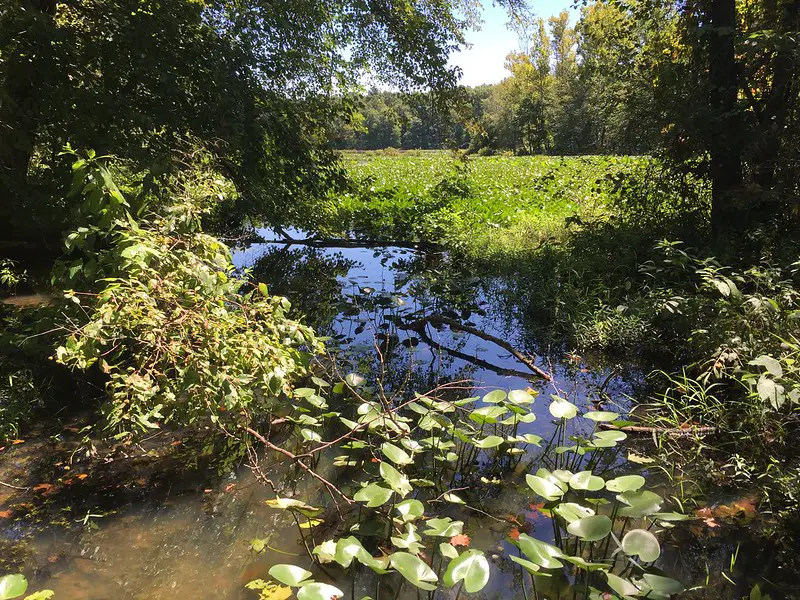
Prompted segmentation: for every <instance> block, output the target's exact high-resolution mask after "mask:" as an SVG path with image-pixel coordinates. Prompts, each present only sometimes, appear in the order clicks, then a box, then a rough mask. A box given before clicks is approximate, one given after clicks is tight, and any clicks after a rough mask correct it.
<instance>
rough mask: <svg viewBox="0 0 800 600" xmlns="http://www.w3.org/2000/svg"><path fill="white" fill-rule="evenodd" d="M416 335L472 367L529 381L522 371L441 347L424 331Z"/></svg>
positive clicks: (529, 376) (419, 330)
mask: <svg viewBox="0 0 800 600" xmlns="http://www.w3.org/2000/svg"><path fill="white" fill-rule="evenodd" d="M414 331H415V333H416V334H417V335H419V337H420V339H421V340H422V341H423V342H425V343H426V344H428V345H429V346H432V347H435V348H437V349H438V350H441V351H443V352H446V353H447V354H449V355H450V356H454V357H455V358H459V359H461V360H463V361H466V362H469V363H472V364H473V365H475V366H477V367H480V368H482V369H487V370H489V371H494V372H495V373H497V374H498V375H504V376H507V377H519V378H521V379H531V373H523V372H522V371H517V370H516V369H507V368H505V367H499V366H497V365H494V364H492V363H490V362H489V361H486V360H483V359H481V358H478V357H477V356H472V355H470V354H466V353H465V352H460V351H458V350H453V349H452V348H448V347H447V346H443V345H442V344H440V343H438V342H436V341H435V340H433V338H431V336H429V335H428V334H427V333H426V332H425V330H424V329H415V330H414Z"/></svg>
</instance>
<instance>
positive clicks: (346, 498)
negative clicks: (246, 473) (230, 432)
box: [244, 427, 353, 504]
mask: <svg viewBox="0 0 800 600" xmlns="http://www.w3.org/2000/svg"><path fill="white" fill-rule="evenodd" d="M244 429H245V431H246V432H247V433H249V434H250V435H252V436H253V437H254V438H256V439H257V440H258V441H259V442H261V443H262V444H264V445H265V446H266V447H267V448H269V449H270V450H272V451H274V452H278V453H279V454H283V455H284V456H286V457H287V458H290V459H291V460H293V461H294V462H295V464H297V466H299V467H300V468H301V469H303V471H305V472H306V473H308V474H309V475H311V476H312V477H313V478H314V479H316V480H317V481H319V482H321V483H323V484H324V485H325V487H327V488H328V490H330V491H332V492H336V493H337V494H338V495H339V496H340V497H341V498H342V499H343V500H344V501H345V502H347V503H348V504H353V499H352V498H350V497H349V496H348V495H347V494H345V493H344V492H343V491H342V490H340V489H339V488H337V487H336V486H335V485H333V484H332V483H331V482H330V481H328V480H327V479H325V478H324V477H323V476H322V475H320V474H319V473H317V472H316V471H314V469H312V468H311V467H309V466H308V465H307V464H305V463H304V462H303V461H302V460H301V459H300V457H299V456H297V455H296V454H292V453H291V452H289V451H288V450H287V449H286V448H281V447H280V446H276V445H275V444H273V443H272V442H270V441H269V440H268V439H267V438H265V437H264V436H263V435H261V434H260V433H258V432H257V431H256V430H255V429H252V428H250V427H245V428H244Z"/></svg>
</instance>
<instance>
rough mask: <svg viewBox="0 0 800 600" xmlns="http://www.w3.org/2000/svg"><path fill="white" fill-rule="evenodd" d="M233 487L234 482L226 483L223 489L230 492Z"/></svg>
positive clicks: (234, 485)
mask: <svg viewBox="0 0 800 600" xmlns="http://www.w3.org/2000/svg"><path fill="white" fill-rule="evenodd" d="M235 487H236V484H235V483H229V484H228V485H226V486H225V491H226V492H230V491H231V490H232V489H233V488H235Z"/></svg>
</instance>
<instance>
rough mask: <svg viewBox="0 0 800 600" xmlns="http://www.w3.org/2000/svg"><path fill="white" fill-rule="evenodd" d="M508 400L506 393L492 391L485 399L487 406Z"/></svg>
mask: <svg viewBox="0 0 800 600" xmlns="http://www.w3.org/2000/svg"><path fill="white" fill-rule="evenodd" d="M505 399H506V393H505V392H504V391H503V390H492V391H491V392H489V393H488V394H486V395H485V396H484V397H483V401H484V402H485V403H486V404H497V403H498V402H502V401H503V400H505Z"/></svg>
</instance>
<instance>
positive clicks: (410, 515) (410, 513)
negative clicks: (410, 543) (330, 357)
mask: <svg viewBox="0 0 800 600" xmlns="http://www.w3.org/2000/svg"><path fill="white" fill-rule="evenodd" d="M394 509H395V510H396V511H397V512H399V513H400V520H401V521H403V522H404V523H406V522H408V521H414V520H416V519H419V518H420V517H421V516H422V515H424V514H425V505H424V504H423V503H422V502H420V501H419V500H416V499H413V498H412V499H410V500H403V501H402V502H398V503H397V505H395V507H394Z"/></svg>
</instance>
